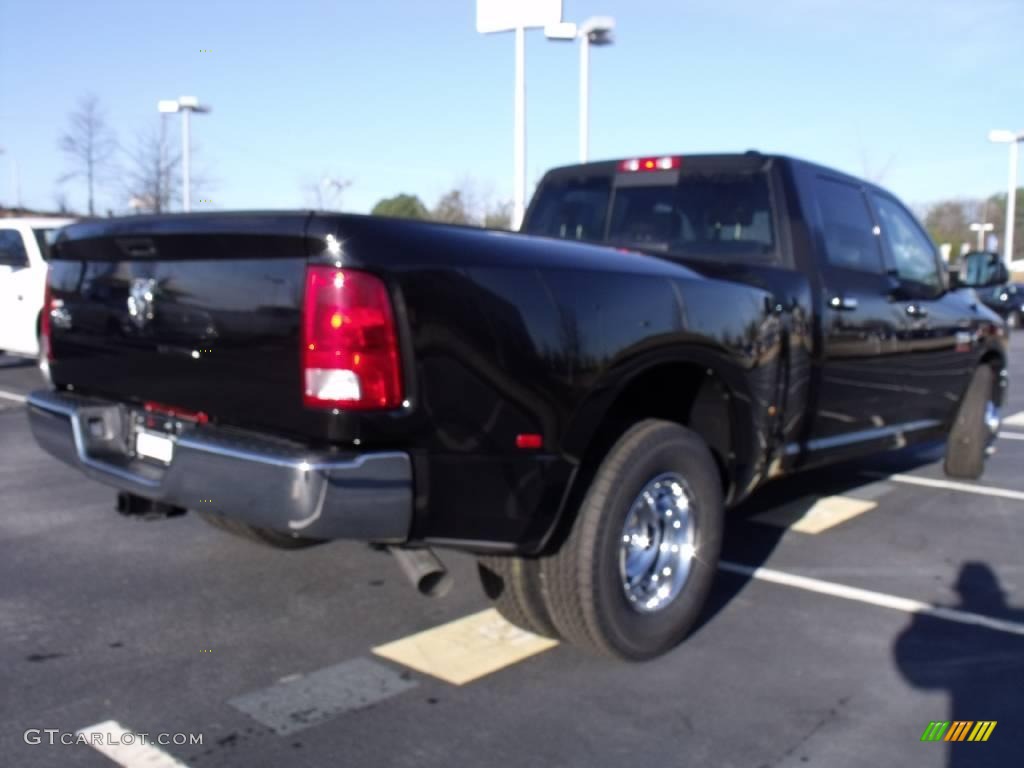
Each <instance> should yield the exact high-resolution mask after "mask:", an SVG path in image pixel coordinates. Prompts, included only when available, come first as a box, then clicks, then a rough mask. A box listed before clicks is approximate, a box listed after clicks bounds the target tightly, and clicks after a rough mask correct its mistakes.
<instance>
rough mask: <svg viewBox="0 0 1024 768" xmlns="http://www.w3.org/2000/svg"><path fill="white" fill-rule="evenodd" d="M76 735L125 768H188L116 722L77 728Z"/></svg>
mask: <svg viewBox="0 0 1024 768" xmlns="http://www.w3.org/2000/svg"><path fill="white" fill-rule="evenodd" d="M77 733H80V734H83V735H85V736H86V737H88V739H89V746H90V747H92V748H93V749H95V750H96V751H97V752H99V753H100V754H102V755H104V756H106V757H109V758H110V759H111V760H113V761H114V762H115V763H117V764H118V765H121V766H124V768H187V766H186V765H185V763H182V762H180V761H178V760H175V759H174V758H173V757H171V756H170V755H169V754H167V753H166V752H164V751H163V750H162V749H157V748H156V747H155V746H153V745H152V744H150V743H148V742H147V743H142V737H140V736H139V735H138V734H136V733H135V732H134V731H130V730H128V729H127V728H124V727H123V726H122V725H121V724H120V723H119V722H117V721H116V720H105V721H104V722H102V723H96V725H90V726H87V727H85V728H80V729H79V730H78V731H77ZM94 734H95V735H94ZM125 742H128V743H125Z"/></svg>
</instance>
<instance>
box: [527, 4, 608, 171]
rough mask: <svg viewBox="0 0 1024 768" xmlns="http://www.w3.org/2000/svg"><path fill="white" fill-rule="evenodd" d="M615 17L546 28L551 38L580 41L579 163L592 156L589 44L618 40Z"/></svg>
mask: <svg viewBox="0 0 1024 768" xmlns="http://www.w3.org/2000/svg"><path fill="white" fill-rule="evenodd" d="M614 29H615V19H613V18H611V17H610V16H594V17H592V18H589V19H587V20H586V21H585V22H583V23H582V24H580V25H576V24H571V23H563V24H554V25H551V26H549V27H546V28H545V29H544V34H545V35H547V37H548V38H549V39H551V40H575V39H577V38H578V39H579V41H580V162H581V163H585V162H587V160H588V159H589V156H590V46H592V45H611V44H612V43H613V42H615V39H614V37H613V36H612V31H613V30H614Z"/></svg>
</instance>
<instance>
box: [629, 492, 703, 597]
mask: <svg viewBox="0 0 1024 768" xmlns="http://www.w3.org/2000/svg"><path fill="white" fill-rule="evenodd" d="M694 506H695V500H694V497H693V493H692V491H690V490H689V488H688V486H687V484H686V480H684V479H683V477H682V475H679V474H676V473H674V472H666V473H664V474H661V475H658V476H657V477H655V478H654V479H652V480H651V481H650V482H649V483H647V485H645V486H644V487H643V490H641V491H640V493H639V495H637V497H636V499H635V500H634V501H633V504H632V505H631V506H630V510H629V514H628V515H627V516H626V523H625V525H624V526H623V528H622V547H621V550H620V554H619V574H620V576H621V578H622V589H623V590H624V591H625V593H626V599H627V600H628V601H629V604H630V605H631V606H632V607H633V609H634V610H637V611H639V612H641V613H649V612H653V611H660V610H662V609H663V608H665V606H667V605H669V604H670V603H671V602H672V601H673V600H675V599H676V597H677V596H678V595H679V593H680V592H681V591H682V589H683V586H684V585H685V584H686V580H687V578H689V575H690V570H691V566H692V564H693V559H694V556H695V554H696V550H695V548H694V540H695V530H694V528H695V526H694V521H695V514H694V513H695V510H694Z"/></svg>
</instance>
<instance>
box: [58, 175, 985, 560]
mask: <svg viewBox="0 0 1024 768" xmlns="http://www.w3.org/2000/svg"><path fill="white" fill-rule="evenodd" d="M712 161H713V159H712V160H711V161H709V162H712ZM730 162H736V163H739V164H740V165H744V166H750V165H751V164H752V163H754V164H756V163H765V162H768V163H769V171H768V173H769V175H770V183H771V190H772V195H773V200H774V206H775V208H774V210H775V215H776V217H777V222H776V229H777V231H778V234H779V239H778V247H779V248H780V250H781V252H782V254H783V263H781V264H746V263H737V262H715V261H710V260H707V259H701V258H694V257H686V258H683V257H680V256H677V255H674V254H672V253H671V252H659V251H647V252H644V250H643V249H642V248H640V249H623V248H615V247H610V246H607V245H600V244H590V243H576V242H566V241H563V240H558V239H553V238H549V237H525V236H523V235H520V234H512V233H501V232H494V231H487V230H479V229H474V228H468V227H456V226H447V225H438V224H431V223H423V222H414V221H404V220H395V219H385V218H378V217H367V216H358V215H347V214H327V213H310V212H304V213H295V214H279V213H268V214H209V215H191V214H190V215H183V216H167V217H133V218H130V219H128V218H126V219H118V220H112V221H96V222H87V223H83V224H78V225H74V226H71V227H69V228H67V229H65V230H64V231H63V233H62V235H61V236H60V238H59V239H58V241H57V243H56V245H55V247H54V253H53V256H52V261H51V281H50V282H51V285H52V291H53V295H54V297H56V298H59V299H61V300H63V302H64V307H65V309H66V310H67V312H68V313H69V315H70V317H71V318H72V320H71V322H70V324H69V325H68V327H54V329H53V332H52V345H53V350H54V353H55V360H54V362H53V363H52V365H51V376H52V379H53V383H54V385H55V386H56V387H57V388H58V389H65V388H73V389H74V391H75V392H76V393H78V394H81V395H83V396H89V397H96V398H106V399H110V400H112V401H118V402H125V403H130V404H135V405H141V404H142V403H143V402H144V401H157V402H159V403H165V404H168V405H173V406H175V407H180V408H184V409H189V410H192V411H202V412H204V413H206V414H209V417H210V423H211V426H219V427H222V428H224V429H231V430H238V431H240V432H243V433H244V432H246V431H249V432H251V433H254V434H259V435H266V436H270V437H273V438H276V439H280V440H282V441H288V442H290V443H293V444H295V445H301V446H308V447H310V449H315V450H316V451H317V452H318V455H329V454H330V453H331V452H338V453H339V455H344V456H348V455H349V454H350V453H351V452H352V451H377V452H394V451H400V452H404V453H406V454H407V455H408V456H409V457H410V461H411V466H412V475H413V481H414V500H413V504H414V514H413V516H412V521H411V524H410V530H409V532H408V539H409V540H410V541H416V542H435V543H441V544H449V545H452V546H460V547H464V548H467V549H473V550H481V551H484V550H509V551H512V550H514V551H520V552H536V551H538V550H539V549H540V548H541V547H542V546H543V545H544V544H545V542H546V541H547V540H548V537H549V536H550V535H551V533H552V531H553V529H554V527H555V523H556V521H557V520H558V519H559V517H560V515H562V514H564V512H565V507H566V503H567V498H568V497H569V494H570V490H571V488H572V480H573V477H574V475H575V473H576V472H577V470H578V468H579V467H580V465H581V462H583V461H584V460H585V458H586V457H587V453H588V450H590V449H591V447H592V446H593V445H594V441H595V440H596V438H597V436H598V435H599V433H600V430H601V428H602V425H603V424H604V423H605V419H606V417H607V416H608V414H609V413H610V412H612V411H613V409H614V408H615V405H616V403H617V402H618V401H619V398H620V396H622V394H623V393H624V392H626V391H627V390H628V389H629V387H630V386H631V385H632V384H633V383H634V382H636V381H638V380H642V377H644V376H646V375H651V374H652V372H665V375H666V376H667V375H670V374H672V375H679V372H687V376H689V375H691V374H692V373H693V372H698V373H700V375H701V377H702V382H703V383H701V384H700V386H701V387H703V389H702V390H701V392H700V393H699V396H698V397H697V399H696V401H695V402H697V403H699V407H696V408H694V411H693V413H690V414H686V415H687V416H688V417H690V418H691V419H694V420H697V421H698V422H699V421H701V420H703V422H704V426H705V429H704V433H705V435H706V437H707V438H708V439H709V442H710V443H711V447H712V449H713V450H714V452H715V453H716V455H717V457H718V459H719V460H720V462H721V463H722V465H723V467H724V469H725V470H726V474H727V476H728V480H729V483H728V485H729V488H728V498H729V501H730V502H736V501H738V500H740V499H741V498H743V497H744V496H745V495H747V494H748V493H749V492H750V491H751V490H752V489H753V488H755V487H756V486H757V485H758V484H759V483H761V482H763V481H764V480H765V479H767V478H768V477H771V476H774V475H777V474H780V473H783V472H786V471H791V470H794V469H798V468H801V467H803V466H812V465H814V464H816V463H823V462H827V461H832V460H835V459H836V458H841V457H843V456H848V455H855V454H858V453H861V454H862V453H864V452H865V451H869V450H875V449H878V448H883V447H895V446H898V445H900V444H901V443H904V442H906V441H907V440H908V439H916V438H919V437H925V436H929V435H938V434H941V433H942V432H943V430H944V429H945V428H946V426H947V425H948V422H949V419H950V418H951V417H952V414H953V413H954V410H955V408H956V405H957V403H958V402H959V399H960V397H961V396H962V393H963V390H964V388H965V387H966V384H967V380H968V377H969V374H970V371H971V370H973V368H974V367H975V366H976V365H977V364H978V363H979V361H980V360H981V359H982V358H983V357H985V356H996V357H1001V356H1002V355H1003V354H1004V348H1003V341H1002V337H1001V336H999V335H998V332H997V330H996V328H995V325H994V323H993V317H992V316H991V314H990V313H988V312H987V310H984V308H979V307H978V306H977V304H976V303H975V302H973V300H972V298H971V295H970V293H969V292H947V293H945V294H944V295H943V296H942V297H941V298H939V299H937V300H935V301H932V302H931V303H930V304H929V308H930V310H931V312H930V314H929V315H928V317H929V318H930V320H928V321H927V322H918V323H916V324H915V323H912V322H909V321H908V319H907V317H906V316H905V314H904V312H905V310H904V305H905V304H906V302H902V303H901V302H900V301H896V300H893V299H891V298H881V294H878V296H875V297H874V299H872V300H868V294H869V293H870V291H871V290H873V289H874V288H876V287H877V286H866V287H864V290H863V296H862V299H861V301H862V303H861V307H862V308H863V310H864V311H861V312H858V313H851V312H844V311H840V310H833V309H832V308H831V307H830V305H829V302H830V301H832V299H833V298H834V296H835V292H836V290H837V288H844V289H845V287H847V286H846V285H845V284H843V285H837V284H836V282H835V276H834V275H832V274H830V273H829V271H828V269H827V268H822V267H821V266H820V265H822V264H823V257H822V255H821V253H822V249H823V238H824V234H823V231H822V223H821V217H820V213H819V211H818V210H817V207H816V205H815V193H814V190H813V184H814V178H815V177H816V176H817V175H819V174H834V172H832V171H829V170H827V169H821V168H819V167H817V166H813V165H811V164H807V163H803V162H801V161H795V160H790V159H787V158H757V159H754V160H752V159H750V158H748V157H743V158H741V159H740V160H732V161H730ZM584 172H586V173H605V172H610V171H609V169H608V168H606V167H605V166H604V165H602V164H594V165H592V166H585V167H584V169H583V170H580V169H559V170H557V171H554V172H552V173H553V174H555V176H557V175H558V174H574V173H584ZM835 175H837V176H839V177H842V178H844V179H848V177H843V176H842V174H835ZM854 181H856V180H854ZM856 184H858V185H862V186H869V185H863V183H862V182H856ZM886 258H888V256H887V257H886ZM308 264H325V265H334V266H337V267H341V268H343V269H346V270H348V269H352V270H366V271H369V272H372V273H373V274H375V275H378V276H379V277H381V278H382V279H383V280H384V281H385V282H386V284H387V286H388V290H389V293H390V295H391V298H392V302H393V304H394V307H395V314H396V320H397V324H398V335H399V339H400V344H401V360H402V370H403V376H404V382H405V388H404V391H405V402H404V403H403V405H402V406H401V407H400V408H397V409H395V410H392V411H387V412H337V411H331V410H318V409H310V408H306V407H304V406H303V403H302V383H301V380H300V379H301V375H300V362H299V361H300V344H301V338H300V336H301V308H302V295H303V285H304V282H303V281H304V276H305V270H306V268H307V265H308ZM140 278H141V279H147V278H148V279H152V280H154V281H156V282H155V285H156V286H158V297H157V299H156V301H155V304H156V307H157V309H156V312H155V316H154V318H153V321H152V322H151V323H150V324H148V325H147V326H146V327H143V328H139V327H137V326H136V325H134V324H133V323H132V322H131V318H130V317H129V316H128V311H127V308H126V307H127V301H128V298H129V291H130V287H131V284H132V281H133V280H138V279H140ZM879 279H880V280H881V279H888V278H879ZM876 282H877V281H876ZM862 287H863V286H862ZM965 334H966V335H967V336H969V337H970V339H971V342H970V347H969V350H967V351H964V338H965ZM691 386H694V385H693V383H692V382H691V381H688V380H686V376H680V377H679V381H678V387H679V390H680V392H681V393H683V392H685V393H687V397H691V396H693V394H694V393H693V392H691V391H689V388H690V387H691ZM851 424H852V425H853V426H852V427H851ZM525 433H530V434H533V433H537V434H540V435H542V436H543V449H542V450H539V451H524V450H520V449H518V448H517V447H516V436H517V435H520V434H525Z"/></svg>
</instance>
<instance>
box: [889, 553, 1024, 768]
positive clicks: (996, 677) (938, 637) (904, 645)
mask: <svg viewBox="0 0 1024 768" xmlns="http://www.w3.org/2000/svg"><path fill="white" fill-rule="evenodd" d="M955 589H956V591H957V594H958V595H959V602H958V603H957V604H956V605H954V606H949V607H951V608H955V609H956V610H961V611H967V612H970V613H980V614H983V615H985V616H991V617H993V618H997V619H1003V620H1004V621H1011V622H1015V623H1018V624H1020V625H1021V626H1024V609H1020V608H1013V607H1011V606H1010V605H1009V604H1008V603H1007V600H1006V594H1005V592H1004V591H1003V588H1002V586H1001V585H1000V583H999V578H998V577H997V576H996V574H995V572H994V571H993V570H992V569H991V568H990V567H989V566H988V565H987V564H985V563H978V562H968V563H965V564H964V565H963V566H962V567H961V569H960V573H959V575H958V576H957V580H956V584H955ZM893 657H894V659H895V662H896V666H897V668H898V669H899V671H900V674H902V675H903V677H904V679H906V680H907V682H909V683H910V684H911V685H913V686H914V687H915V688H921V689H925V690H936V691H948V692H949V710H948V712H923V713H922V720H921V724H920V728H921V731H922V732H923V731H924V730H925V728H926V727H927V726H928V725H929V723H930V722H931V721H942V722H947V721H948V722H949V723H950V726H949V729H948V730H947V734H955V731H954V726H953V725H952V723H954V722H956V721H964V722H969V723H971V725H969V726H966V727H965V728H964V729H963V730H964V731H966V732H967V733H968V734H969V733H971V732H973V729H974V727H975V725H976V724H977V723H978V721H981V720H985V721H995V722H996V726H995V728H994V729H993V730H992V731H991V732H990V736H989V738H988V740H987V741H985V742H984V743H977V742H970V741H967V740H966V739H965V740H964V741H962V742H961V741H952V740H951V741H949V742H946V743H945V744H924V745H922V749H925V748H937V749H943V748H945V749H946V750H947V762H946V765H947V766H949V768H968V766H969V767H970V768H979V766H1007V765H1020V761H1021V756H1020V755H1021V747H1022V744H1021V739H1020V736H1019V734H1020V722H1021V719H1020V718H1021V715H1022V714H1024V694H1022V688H1021V683H1022V681H1024V636H1022V635H1014V634H1010V633H1008V632H999V631H994V630H991V629H988V628H985V627H974V626H969V625H965V624H956V623H953V622H950V621H945V620H943V619H938V618H935V617H933V616H927V615H922V614H917V615H915V616H914V617H913V619H912V620H911V622H910V625H909V626H908V627H907V628H906V629H905V630H903V632H902V633H900V635H899V637H898V638H897V639H896V642H895V643H894V644H893ZM907 737H908V738H914V739H921V738H923V735H922V734H907Z"/></svg>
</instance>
